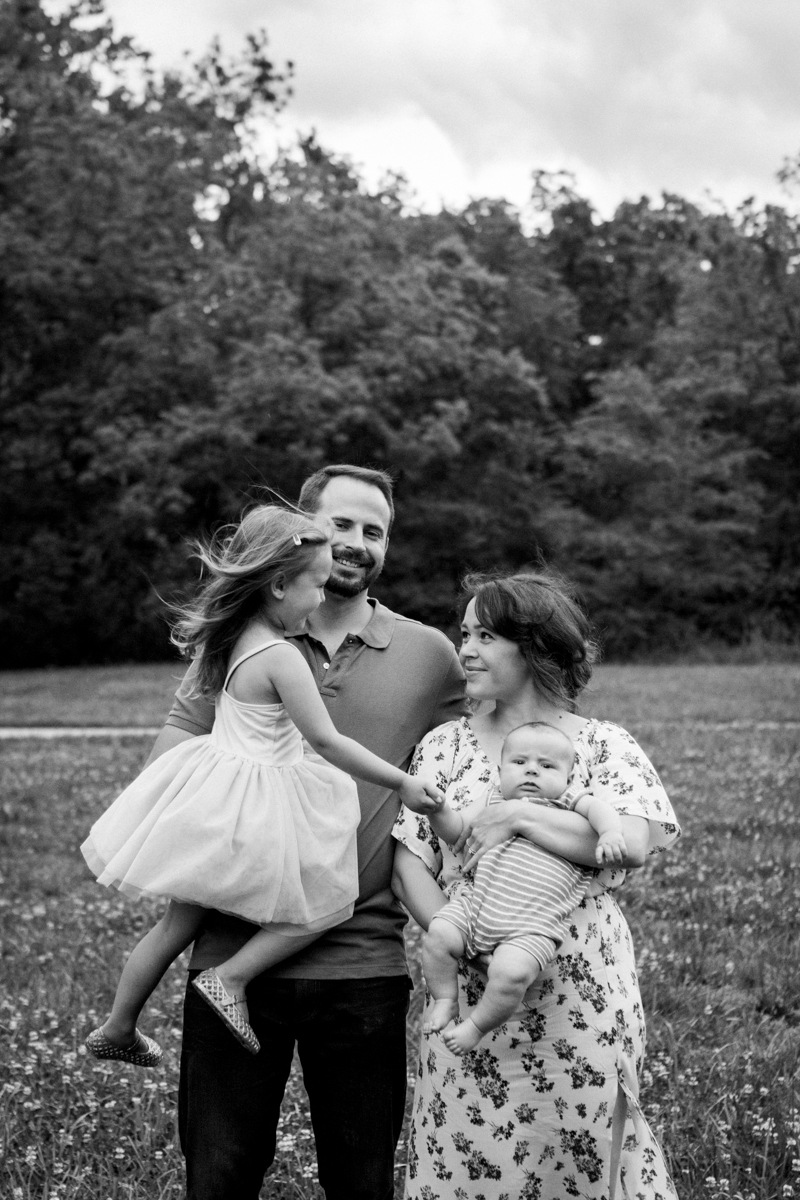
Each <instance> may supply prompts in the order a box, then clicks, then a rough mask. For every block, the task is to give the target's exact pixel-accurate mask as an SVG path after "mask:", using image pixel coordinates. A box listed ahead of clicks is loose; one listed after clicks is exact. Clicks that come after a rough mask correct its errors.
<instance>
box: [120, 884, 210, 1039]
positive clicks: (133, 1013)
mask: <svg viewBox="0 0 800 1200" xmlns="http://www.w3.org/2000/svg"><path fill="white" fill-rule="evenodd" d="M204 911H205V910H204V909H202V908H200V906H199V905H197V904H178V903H177V902H176V901H174V900H170V902H169V905H168V907H167V911H166V912H165V914H164V916H163V917H162V918H161V920H160V921H159V922H158V923H157V924H156V925H154V926H153V928H152V929H151V930H150V931H149V932H148V933H146V934H145V935H144V937H143V938H142V940H141V941H140V942H138V943H137V945H136V946H134V948H133V950H132V952H131V954H130V957H129V958H128V961H127V962H126V963H125V966H124V967H123V968H122V974H121V976H120V980H119V983H118V984H117V993H116V995H115V997H114V1004H113V1006H112V1008H111V1016H110V1017H109V1018H108V1020H107V1021H106V1023H105V1025H103V1026H102V1031H103V1033H104V1034H105V1036H106V1037H107V1038H108V1040H109V1041H110V1042H114V1043H115V1044H116V1045H118V1046H130V1045H131V1044H132V1043H133V1042H134V1040H135V1038H136V1022H137V1020H138V1017H139V1014H140V1013H141V1011H142V1009H143V1008H144V1005H145V1003H146V1001H147V1000H148V999H149V998H150V995H151V993H152V992H153V991H154V990H155V988H156V985H157V984H158V981H159V979H160V978H161V976H162V975H163V974H164V972H165V971H166V969H167V967H168V966H169V965H170V963H173V962H174V961H175V959H176V958H177V957H178V955H179V954H180V953H181V952H182V951H183V950H185V949H186V947H187V946H188V945H190V943H191V942H193V941H194V939H195V936H196V934H197V931H198V930H199V928H200V923H201V921H202V919H203V913H204Z"/></svg>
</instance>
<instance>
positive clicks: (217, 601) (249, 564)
mask: <svg viewBox="0 0 800 1200" xmlns="http://www.w3.org/2000/svg"><path fill="white" fill-rule="evenodd" d="M328 524H329V523H328V522H327V521H326V520H325V519H324V518H320V517H312V516H309V515H308V514H307V513H304V512H300V511H295V512H291V511H289V510H287V509H285V508H279V507H278V506H277V505H275V504H259V505H257V506H256V507H255V508H251V509H250V511H249V512H248V513H246V514H245V515H244V517H242V519H241V521H240V522H239V524H238V525H226V526H225V527H224V528H223V529H220V530H219V531H218V532H217V533H216V534H215V535H214V537H213V538H211V539H210V540H209V541H207V542H200V541H197V542H194V543H192V545H193V546H194V549H195V555H196V557H197V558H199V559H200V562H201V563H202V565H203V567H204V568H205V570H206V572H207V574H208V576H209V578H207V579H206V580H205V582H204V583H203V584H201V586H200V590H199V592H198V593H197V596H196V597H195V598H194V600H192V601H190V602H189V603H188V604H185V605H176V606H174V609H173V611H174V612H175V614H176V620H175V621H174V624H173V628H172V634H171V640H172V642H173V643H174V644H175V645H176V646H177V647H178V649H179V650H180V652H181V653H182V654H183V655H185V656H186V657H187V658H193V659H196V660H197V675H196V678H195V690H196V692H197V693H199V694H200V695H202V696H206V697H208V698H213V697H214V696H216V694H217V693H218V692H220V691H221V690H222V686H223V684H224V682H225V673H226V671H227V669H228V659H229V658H230V654H231V650H232V649H233V646H234V644H235V642H236V639H237V638H238V637H239V635H240V633H241V632H242V630H243V629H244V627H245V625H246V624H247V622H248V621H251V620H252V619H253V618H254V617H256V616H257V615H258V613H259V612H260V611H261V610H262V609H263V608H264V601H265V596H266V595H267V593H268V591H269V588H270V585H271V584H272V583H275V582H277V581H278V580H279V579H281V580H283V581H284V582H285V583H290V582H291V581H292V580H293V579H295V578H296V577H297V576H298V575H302V573H303V571H305V570H307V568H308V567H309V566H310V565H311V563H312V562H313V560H314V557H315V555H316V554H317V552H318V550H319V548H320V546H325V545H328V544H329V542H330V540H331V536H332V530H331V529H329V528H328Z"/></svg>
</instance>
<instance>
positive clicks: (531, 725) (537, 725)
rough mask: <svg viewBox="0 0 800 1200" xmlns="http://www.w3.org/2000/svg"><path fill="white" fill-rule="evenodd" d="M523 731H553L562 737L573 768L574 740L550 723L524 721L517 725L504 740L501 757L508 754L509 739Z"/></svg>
mask: <svg viewBox="0 0 800 1200" xmlns="http://www.w3.org/2000/svg"><path fill="white" fill-rule="evenodd" d="M521 729H552V730H553V732H554V733H557V734H558V735H559V736H560V737H562V738H563V739H564V741H565V742H566V743H567V745H568V746H569V752H570V766H572V765H573V764H574V762H575V746H574V745H573V742H572V738H571V737H570V736H569V734H567V733H564V730H563V729H559V728H558V726H557V725H551V724H550V722H549V721H523V722H522V724H521V725H515V726H514V728H513V729H509V731H508V733H507V734H506V736H505V737H504V738H503V745H502V746H501V748H500V755H501V757H502V756H503V755H504V754H505V752H506V742H507V741H508V739H509V738H510V737H513V736H514V734H515V733H519V731H520V730H521Z"/></svg>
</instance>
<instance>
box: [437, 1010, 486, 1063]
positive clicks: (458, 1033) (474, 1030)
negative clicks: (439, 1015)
mask: <svg viewBox="0 0 800 1200" xmlns="http://www.w3.org/2000/svg"><path fill="white" fill-rule="evenodd" d="M485 1032H486V1031H485V1030H483V1029H479V1028H478V1026H477V1025H476V1024H475V1022H474V1021H473V1020H472V1017H467V1019H466V1021H462V1022H461V1024H460V1025H456V1026H455V1027H454V1028H453V1029H448V1030H446V1032H445V1033H443V1034H442V1039H443V1041H444V1044H445V1046H447V1049H448V1050H449V1051H450V1052H451V1054H459V1055H460V1054H465V1053H466V1052H467V1051H468V1050H474V1049H475V1047H476V1046H477V1044H478V1042H479V1041H480V1040H481V1038H482V1037H483V1035H484V1033H485Z"/></svg>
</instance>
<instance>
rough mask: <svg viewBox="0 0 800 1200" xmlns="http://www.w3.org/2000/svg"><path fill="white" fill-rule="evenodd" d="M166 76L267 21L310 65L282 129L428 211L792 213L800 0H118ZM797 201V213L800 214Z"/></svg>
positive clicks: (117, 14) (114, 8) (799, 96)
mask: <svg viewBox="0 0 800 1200" xmlns="http://www.w3.org/2000/svg"><path fill="white" fill-rule="evenodd" d="M106 7H107V9H108V12H109V13H110V15H111V16H112V18H113V20H114V23H115V27H116V29H117V32H119V33H131V34H133V35H134V36H135V38H136V40H137V42H138V43H139V44H140V46H141V47H142V48H144V49H149V50H151V51H153V53H154V57H155V61H156V63H157V64H158V65H161V66H169V65H172V64H177V63H178V62H179V61H180V57H181V53H182V52H183V51H184V50H190V51H191V52H192V53H193V54H195V55H197V54H199V53H200V52H202V50H204V49H205V48H206V46H207V45H208V43H209V42H210V41H211V39H212V38H213V37H214V36H215V35H219V37H220V38H221V40H222V43H223V46H224V47H225V48H226V49H227V50H229V51H234V50H236V49H237V48H238V47H240V46H241V45H242V42H243V38H244V35H245V34H246V33H247V32H248V31H252V30H255V29H258V28H261V27H263V28H266V29H267V31H268V33H269V36H270V46H271V51H272V55H273V57H274V59H275V61H276V63H277V64H281V63H282V62H284V61H285V60H286V59H292V60H293V61H294V63H295V79H294V90H295V94H294V97H293V99H292V100H291V102H290V105H289V107H288V109H287V111H286V113H285V115H284V116H283V118H282V121H281V128H282V132H281V134H280V136H281V137H282V138H283V139H284V141H287V142H288V141H289V140H290V139H291V136H292V133H293V131H294V130H296V129H300V130H302V131H304V132H307V131H308V130H309V129H310V128H311V127H312V126H313V127H314V128H316V130H317V133H318V136H319V139H320V141H321V142H322V143H323V145H326V146H328V147H330V148H332V149H334V150H337V151H340V152H343V153H346V154H348V155H350V157H351V158H352V159H353V160H354V161H356V162H357V163H360V164H362V165H363V166H364V167H365V168H366V174H367V177H368V178H369V179H370V180H372V181H374V180H376V179H377V178H378V177H379V176H380V175H381V173H382V172H383V171H384V170H386V169H395V170H399V171H402V172H403V173H404V174H405V175H407V177H408V178H409V180H410V182H411V184H412V186H413V188H414V189H415V191H416V193H417V196H418V198H419V200H420V202H421V203H423V204H424V205H425V207H428V208H431V207H437V206H438V205H439V204H440V203H442V202H445V203H448V204H450V205H456V206H458V205H462V204H464V203H466V202H467V201H468V200H469V198H470V197H475V196H504V197H505V198H506V199H508V200H511V201H513V202H514V203H516V204H519V205H523V204H524V203H525V201H526V200H527V198H528V196H529V193H530V177H531V171H532V170H534V168H546V169H550V170H556V169H567V170H571V171H573V172H574V174H575V175H576V177H577V180H578V190H579V191H580V192H581V193H582V194H584V195H586V196H588V197H589V198H590V199H591V200H592V201H593V202H594V203H595V205H596V206H597V207H598V208H599V209H600V211H601V212H603V213H604V214H610V212H611V211H612V210H613V208H614V205H615V204H617V203H618V202H619V201H620V200H622V199H637V198H638V197H639V196H640V195H642V194H646V195H649V196H651V197H654V198H657V197H658V196H659V195H660V193H661V192H662V191H673V192H678V193H679V194H681V195H683V196H686V197H688V198H690V199H694V200H701V199H702V198H703V196H704V194H705V192H706V191H709V192H711V193H712V194H713V195H715V196H718V197H720V198H721V199H722V200H723V201H724V202H725V203H726V204H728V205H735V204H738V203H739V202H740V201H741V200H742V199H744V198H745V197H746V196H749V195H752V194H755V195H756V196H757V197H759V198H760V199H761V200H775V201H777V202H779V203H786V202H787V198H786V196H785V194H784V193H782V192H781V191H780V190H779V188H778V185H777V184H776V182H775V178H774V177H775V173H776V171H777V170H778V168H779V167H780V166H781V163H782V162H783V159H784V158H785V157H787V156H793V155H796V154H797V153H798V152H800V0H106ZM793 206H794V204H793Z"/></svg>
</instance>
